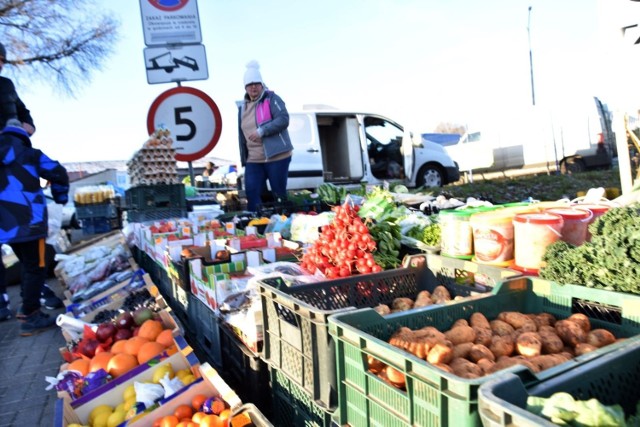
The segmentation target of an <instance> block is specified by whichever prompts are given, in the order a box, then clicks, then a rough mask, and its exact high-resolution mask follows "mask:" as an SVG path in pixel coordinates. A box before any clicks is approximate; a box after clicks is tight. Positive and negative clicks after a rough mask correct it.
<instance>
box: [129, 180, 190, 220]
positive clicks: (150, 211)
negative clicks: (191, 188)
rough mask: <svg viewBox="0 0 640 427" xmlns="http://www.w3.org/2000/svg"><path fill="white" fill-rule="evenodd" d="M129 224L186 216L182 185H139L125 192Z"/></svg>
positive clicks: (185, 202)
mask: <svg viewBox="0 0 640 427" xmlns="http://www.w3.org/2000/svg"><path fill="white" fill-rule="evenodd" d="M125 200H126V206H127V220H128V221H129V222H145V221H158V220H162V219H170V218H183V217H185V216H186V215H187V200H186V198H185V191H184V184H160V185H139V186H136V187H131V188H129V189H128V190H127V191H126V192H125Z"/></svg>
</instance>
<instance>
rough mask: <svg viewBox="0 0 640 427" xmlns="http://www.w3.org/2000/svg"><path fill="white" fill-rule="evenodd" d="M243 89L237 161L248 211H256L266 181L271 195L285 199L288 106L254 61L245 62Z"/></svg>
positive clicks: (288, 160)
mask: <svg viewBox="0 0 640 427" xmlns="http://www.w3.org/2000/svg"><path fill="white" fill-rule="evenodd" d="M244 88H245V95H244V99H243V101H242V102H240V103H239V104H240V105H239V111H238V125H239V129H238V136H239V140H240V163H241V164H242V166H244V168H245V169H244V189H245V193H246V196H247V210H249V211H252V212H256V211H257V209H258V207H259V206H260V205H261V204H262V198H261V196H262V191H263V190H264V189H265V188H266V183H267V180H268V181H269V185H270V186H271V191H272V193H273V195H274V197H275V198H276V199H280V200H286V198H287V177H288V175H289V164H290V163H291V155H292V152H293V145H292V144H291V139H290V138H289V132H288V131H287V128H288V127H289V112H288V111H287V107H286V106H285V104H284V101H283V100H282V98H280V97H279V96H278V95H276V94H275V93H274V92H273V91H270V90H267V87H266V86H265V84H264V82H263V81H262V75H261V74H260V65H259V64H258V63H257V62H256V61H251V62H249V63H248V64H247V70H246V71H245V73H244Z"/></svg>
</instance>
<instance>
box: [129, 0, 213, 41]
mask: <svg viewBox="0 0 640 427" xmlns="http://www.w3.org/2000/svg"><path fill="white" fill-rule="evenodd" d="M140 11H141V13H142V31H143V32H144V43H145V44H146V45H147V46H157V45H165V44H187V43H202V34H201V32H200V17H199V15H198V5H197V3H196V0H140Z"/></svg>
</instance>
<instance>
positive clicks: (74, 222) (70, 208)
mask: <svg viewBox="0 0 640 427" xmlns="http://www.w3.org/2000/svg"><path fill="white" fill-rule="evenodd" d="M44 195H45V197H46V198H47V205H48V204H50V203H55V201H54V200H53V196H51V190H50V189H48V188H45V189H44ZM62 228H64V229H72V228H73V229H76V230H77V229H80V222H79V221H78V218H77V216H76V205H75V203H73V200H69V202H68V203H67V204H65V205H64V206H62Z"/></svg>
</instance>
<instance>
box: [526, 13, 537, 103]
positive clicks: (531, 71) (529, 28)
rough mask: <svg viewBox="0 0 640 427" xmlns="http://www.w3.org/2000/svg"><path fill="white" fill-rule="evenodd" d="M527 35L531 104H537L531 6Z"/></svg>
mask: <svg viewBox="0 0 640 427" xmlns="http://www.w3.org/2000/svg"><path fill="white" fill-rule="evenodd" d="M527 37H528V38H529V72H530V74H531V105H536V92H535V90H534V87H533V54H532V52H531V6H529V15H528V18H527Z"/></svg>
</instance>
